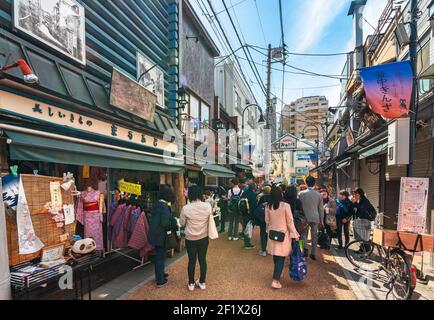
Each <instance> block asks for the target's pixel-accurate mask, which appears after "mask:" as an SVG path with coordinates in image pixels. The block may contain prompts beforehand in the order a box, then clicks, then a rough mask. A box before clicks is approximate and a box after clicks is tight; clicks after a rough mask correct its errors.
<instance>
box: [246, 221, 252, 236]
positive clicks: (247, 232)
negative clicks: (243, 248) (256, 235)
mask: <svg viewBox="0 0 434 320" xmlns="http://www.w3.org/2000/svg"><path fill="white" fill-rule="evenodd" d="M244 235H245V236H246V237H248V238H249V239H252V236H253V221H249V223H248V224H247V226H246V229H244Z"/></svg>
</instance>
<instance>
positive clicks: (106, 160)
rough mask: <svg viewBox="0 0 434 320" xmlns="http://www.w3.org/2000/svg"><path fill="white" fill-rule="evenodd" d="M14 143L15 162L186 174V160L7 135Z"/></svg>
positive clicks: (44, 138)
mask: <svg viewBox="0 0 434 320" xmlns="http://www.w3.org/2000/svg"><path fill="white" fill-rule="evenodd" d="M6 134H7V135H8V136H9V138H10V139H11V140H12V143H11V145H10V157H11V159H12V160H27V161H45V162H54V163H63V164H72V165H89V166H95V167H102V168H113V169H126V170H139V171H153V172H167V173H178V172H182V171H183V170H184V161H183V159H174V158H173V160H171V159H168V161H171V163H165V161H164V159H163V158H161V157H157V156H155V157H154V156H152V155H142V154H139V153H135V152H134V151H133V150H131V152H130V151H128V150H125V151H123V150H117V149H112V148H109V147H107V148H106V147H103V146H93V145H88V144H84V143H79V142H71V141H65V140H60V139H59V140H58V139H55V138H51V137H50V138H47V137H41V136H38V135H32V134H26V133H18V132H14V131H7V132H6Z"/></svg>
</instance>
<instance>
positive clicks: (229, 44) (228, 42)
mask: <svg viewBox="0 0 434 320" xmlns="http://www.w3.org/2000/svg"><path fill="white" fill-rule="evenodd" d="M207 1H208V5H209V7H210V8H211V11H212V13H213V15H214V18H215V20H216V21H217V23H218V25H219V28H220V30H221V31H222V34H223V37H224V39H225V41H226V43H227V44H228V47H229V49H230V51H231V53H233V52H234V51H235V50H234V49H233V48H232V45H231V42H230V41H229V38H228V36H227V35H226V32H225V31H224V28H223V25H222V23H221V21H220V19H219V17H218V16H216V12H215V9H214V6H213V5H212V2H211V0H207ZM234 57H235V60H236V62H237V65H238V67H239V69H240V70H239V71H240V73H241V75H242V77H243V79H244V81H245V82H246V84H247V83H249V82H248V81H247V77H246V75H245V73H244V72H243V68H242V66H241V63H240V61H239V59H238V57H237V56H236V55H234ZM248 88H249V91H250V93H251V94H252V95H253V97H254V98H255V102H256V103H258V101H257V99H256V96H255V94H254V93H253V91H252V89H251V87H250V86H248ZM261 89H262V88H261Z"/></svg>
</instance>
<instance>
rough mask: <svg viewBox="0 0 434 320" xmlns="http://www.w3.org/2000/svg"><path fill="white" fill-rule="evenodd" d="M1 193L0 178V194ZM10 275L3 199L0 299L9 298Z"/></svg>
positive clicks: (0, 206) (0, 212)
mask: <svg viewBox="0 0 434 320" xmlns="http://www.w3.org/2000/svg"><path fill="white" fill-rule="evenodd" d="M2 193H3V187H2V181H1V179H0V194H2ZM10 283H11V276H10V273H9V256H8V239H7V237H6V216H5V207H4V204H3V200H2V201H1V204H0V300H10V299H11V285H10Z"/></svg>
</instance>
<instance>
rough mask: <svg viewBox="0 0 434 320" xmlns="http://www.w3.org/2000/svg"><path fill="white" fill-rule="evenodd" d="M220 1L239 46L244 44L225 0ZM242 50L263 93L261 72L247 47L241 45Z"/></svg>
mask: <svg viewBox="0 0 434 320" xmlns="http://www.w3.org/2000/svg"><path fill="white" fill-rule="evenodd" d="M208 1H210V0H208ZM222 2H223V6H224V7H225V9H226V14H227V15H228V17H229V20H230V22H231V25H232V28H233V29H234V31H235V35H236V36H237V39H238V42H239V43H240V45H241V46H244V44H243V41H242V40H241V37H240V34H239V32H238V30H237V27H236V26H235V23H234V21H233V19H232V15H231V13H230V12H229V9H228V6H227V5H226V1H225V0H222ZM217 19H218V18H217ZM243 51H244V55H245V56H246V58H247V62H248V63H249V65H250V68H251V69H252V71H253V74H254V76H255V78H256V80H257V81H258V83H260V84H261V86H260V87H261V90H262V91H263V92H264V94H265V85H264V84H263V81H262V79H261V74H260V73H259V71H258V68H257V67H256V65H255V64H254V63H252V61H253V58H252V55H251V53H250V50H249V48H248V47H247V49H246V48H245V47H243ZM249 57H250V59H249Z"/></svg>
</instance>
